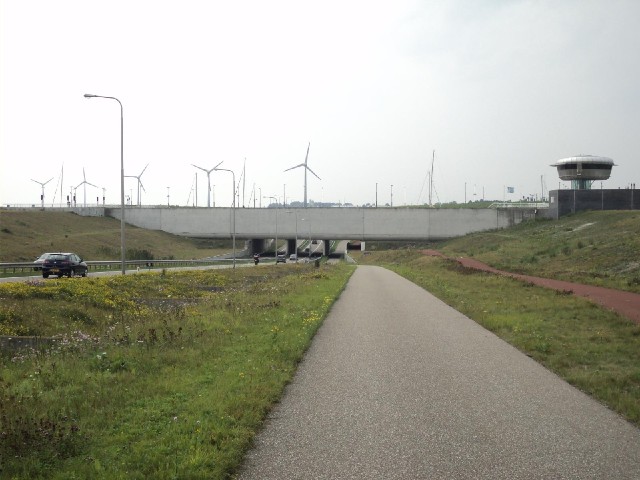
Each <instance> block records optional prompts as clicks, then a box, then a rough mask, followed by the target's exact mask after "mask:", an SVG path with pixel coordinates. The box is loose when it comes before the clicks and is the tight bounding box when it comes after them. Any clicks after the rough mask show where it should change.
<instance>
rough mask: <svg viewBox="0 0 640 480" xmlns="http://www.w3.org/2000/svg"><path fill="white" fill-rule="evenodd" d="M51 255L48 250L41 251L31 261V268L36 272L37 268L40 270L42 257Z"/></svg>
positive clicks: (42, 261)
mask: <svg viewBox="0 0 640 480" xmlns="http://www.w3.org/2000/svg"><path fill="white" fill-rule="evenodd" d="M49 255H51V253H50V252H47V253H43V254H42V255H40V256H39V257H38V258H36V259H35V260H34V261H33V269H34V270H35V271H36V272H37V271H38V270H42V264H43V263H44V259H45V258H47V257H48V256H49Z"/></svg>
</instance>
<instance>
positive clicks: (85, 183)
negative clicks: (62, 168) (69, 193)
mask: <svg viewBox="0 0 640 480" xmlns="http://www.w3.org/2000/svg"><path fill="white" fill-rule="evenodd" d="M82 178H83V180H82V182H80V183H79V184H78V185H77V186H76V188H75V189H76V190H77V189H78V187H79V186H80V185H84V205H83V206H84V207H86V206H87V185H91V186H92V187H95V188H98V187H97V186H96V185H94V184H93V183H89V182H87V176H86V175H85V174H84V167H83V168H82Z"/></svg>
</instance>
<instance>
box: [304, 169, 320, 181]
mask: <svg viewBox="0 0 640 480" xmlns="http://www.w3.org/2000/svg"><path fill="white" fill-rule="evenodd" d="M305 167H306V168H307V170H309V171H310V172H311V173H313V174H314V175H316V172H314V171H313V170H311V169H310V168H309V167H307V166H306V165H305ZM316 177H317V178H318V180H322V179H321V178H320V177H318V175H316Z"/></svg>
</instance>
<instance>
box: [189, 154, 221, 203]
mask: <svg viewBox="0 0 640 480" xmlns="http://www.w3.org/2000/svg"><path fill="white" fill-rule="evenodd" d="M191 165H193V166H194V167H196V168H198V169H200V170H202V171H203V172H205V173H206V174H207V207H210V206H211V172H213V171H214V170H215V169H216V168H218V167H219V166H220V165H222V162H220V163H219V164H218V165H216V166H215V167H213V168H212V169H211V170H207V169H206V168H202V167H199V166H197V165H194V164H193V163H192V164H191Z"/></svg>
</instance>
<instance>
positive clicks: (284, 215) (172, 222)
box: [105, 207, 546, 241]
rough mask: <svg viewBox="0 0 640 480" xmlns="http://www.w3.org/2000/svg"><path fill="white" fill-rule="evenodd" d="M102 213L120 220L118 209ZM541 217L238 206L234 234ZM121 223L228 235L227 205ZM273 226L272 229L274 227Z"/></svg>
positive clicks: (367, 231) (473, 225) (452, 231)
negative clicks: (225, 206)
mask: <svg viewBox="0 0 640 480" xmlns="http://www.w3.org/2000/svg"><path fill="white" fill-rule="evenodd" d="M105 215H107V216H111V217H114V218H118V219H119V218H120V209H117V208H111V209H110V208H107V209H105ZM536 217H538V218H542V217H546V210H534V209H520V208H518V209H516V208H504V209H428V208H307V209H303V208H293V209H275V208H238V209H236V210H235V225H236V228H235V230H236V238H239V239H254V238H274V237H275V236H276V233H277V236H278V237H279V238H294V237H296V236H297V237H298V238H299V239H304V238H307V239H308V238H310V237H311V238H312V239H332V240H339V239H351V240H365V241H366V240H440V239H446V238H453V237H458V236H462V235H466V234H468V233H472V232H477V231H482V230H492V229H496V228H506V227H510V226H513V225H516V224H518V223H520V222H522V221H523V220H526V219H533V218H536ZM125 221H126V222H127V223H129V224H132V225H136V226H138V227H141V228H147V229H151V230H162V231H165V232H169V233H173V234H176V235H183V236H188V237H203V238H230V237H231V236H232V232H233V223H234V211H233V209H231V208H202V207H201V208H193V207H155V208H127V209H126V211H125ZM276 230H277V231H276Z"/></svg>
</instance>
